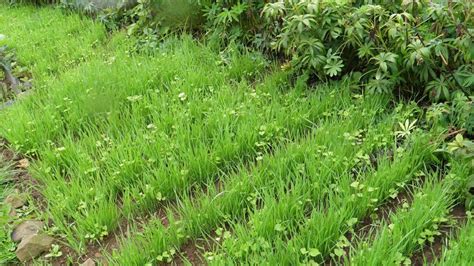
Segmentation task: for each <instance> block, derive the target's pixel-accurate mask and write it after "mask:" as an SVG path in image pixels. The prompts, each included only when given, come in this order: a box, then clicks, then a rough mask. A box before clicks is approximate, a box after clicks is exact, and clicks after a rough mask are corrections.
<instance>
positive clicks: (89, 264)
mask: <svg viewBox="0 0 474 266" xmlns="http://www.w3.org/2000/svg"><path fill="white" fill-rule="evenodd" d="M80 266H95V261H94V260H93V259H91V258H88V259H87V260H86V261H84V262H83V263H82V264H81V265H80Z"/></svg>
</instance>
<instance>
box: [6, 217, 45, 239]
mask: <svg viewBox="0 0 474 266" xmlns="http://www.w3.org/2000/svg"><path fill="white" fill-rule="evenodd" d="M43 227H44V223H43V222H41V221H25V222H23V223H22V224H20V225H19V226H17V227H16V228H15V230H13V233H12V240H13V242H20V241H21V240H22V239H23V238H25V237H27V236H31V235H36V234H38V233H40V232H41V230H43Z"/></svg>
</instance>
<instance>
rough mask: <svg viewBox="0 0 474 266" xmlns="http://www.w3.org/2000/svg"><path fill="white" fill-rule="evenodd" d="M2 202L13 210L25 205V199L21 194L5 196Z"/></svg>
mask: <svg viewBox="0 0 474 266" xmlns="http://www.w3.org/2000/svg"><path fill="white" fill-rule="evenodd" d="M4 202H5V204H8V205H10V206H11V207H12V208H13V209H18V208H20V207H22V206H24V205H25V204H26V197H25V196H24V195H21V194H11V195H8V196H7V198H6V199H5V201H4Z"/></svg>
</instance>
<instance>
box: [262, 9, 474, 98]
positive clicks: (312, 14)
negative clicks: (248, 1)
mask: <svg viewBox="0 0 474 266" xmlns="http://www.w3.org/2000/svg"><path fill="white" fill-rule="evenodd" d="M263 16H264V17H265V23H266V24H267V25H270V26H271V27H272V29H275V30H276V31H277V32H276V34H275V37H274V38H273V39H272V40H271V42H272V48H273V49H274V50H275V51H282V52H284V53H285V54H286V55H287V56H288V57H290V58H291V65H292V66H293V67H294V68H296V69H299V70H302V71H309V72H310V73H312V74H314V75H315V76H316V77H317V78H318V79H320V80H326V79H330V78H336V77H340V76H341V75H342V74H344V73H349V72H359V75H357V76H358V78H359V81H360V82H361V83H362V84H363V85H364V86H365V88H366V90H367V91H368V92H389V91H392V90H394V89H398V90H397V91H402V92H405V93H408V94H409V95H410V96H417V95H422V94H423V93H426V95H428V96H429V97H430V98H431V99H432V100H448V99H450V98H451V95H452V94H453V92H454V91H458V90H461V91H463V92H464V93H465V94H471V93H472V88H473V84H474V79H473V77H472V72H473V55H474V49H473V46H472V34H473V33H474V29H473V20H472V16H473V4H472V3H471V1H464V0H461V1H453V2H451V3H450V4H449V5H439V4H432V3H427V2H421V1H404V2H403V3H398V5H397V4H392V5H387V7H385V6H384V5H365V4H364V5H361V6H356V5H351V4H340V3H336V2H330V1H329V2H322V1H310V0H307V1H295V0H285V1H278V2H275V3H270V4H267V5H266V6H265V7H264V8H263Z"/></svg>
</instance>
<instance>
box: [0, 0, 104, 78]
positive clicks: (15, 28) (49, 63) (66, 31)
mask: <svg viewBox="0 0 474 266" xmlns="http://www.w3.org/2000/svg"><path fill="white" fill-rule="evenodd" d="M0 25H1V30H0V34H3V35H5V37H6V38H5V39H4V40H3V41H0V45H7V46H8V47H9V48H10V49H12V50H13V51H14V52H15V54H16V58H17V59H18V64H19V65H20V66H22V67H26V68H27V70H28V71H29V72H31V73H32V75H33V77H34V82H35V83H36V84H38V85H39V86H40V85H43V84H42V81H45V79H46V78H47V77H49V76H56V75H58V74H59V73H62V72H64V71H65V70H67V69H69V68H73V67H75V66H77V65H78V64H80V63H81V62H84V61H86V60H88V59H89V58H92V57H96V56H98V54H99V53H98V52H97V50H96V49H95V48H96V47H98V46H100V45H101V43H102V42H104V41H105V39H106V33H105V29H104V27H103V26H102V25H101V24H99V23H95V22H92V21H91V20H89V19H83V18H81V17H80V16H79V15H65V14H63V13H62V11H61V10H60V9H53V8H37V7H8V6H7V5H6V4H0Z"/></svg>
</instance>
